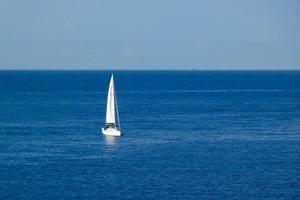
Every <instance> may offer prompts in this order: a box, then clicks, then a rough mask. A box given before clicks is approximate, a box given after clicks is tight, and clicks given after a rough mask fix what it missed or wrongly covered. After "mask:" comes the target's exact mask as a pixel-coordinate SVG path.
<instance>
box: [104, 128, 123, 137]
mask: <svg viewBox="0 0 300 200" xmlns="http://www.w3.org/2000/svg"><path fill="white" fill-rule="evenodd" d="M102 133H103V134H104V135H110V136H121V131H120V130H118V129H116V128H107V129H104V128H102Z"/></svg>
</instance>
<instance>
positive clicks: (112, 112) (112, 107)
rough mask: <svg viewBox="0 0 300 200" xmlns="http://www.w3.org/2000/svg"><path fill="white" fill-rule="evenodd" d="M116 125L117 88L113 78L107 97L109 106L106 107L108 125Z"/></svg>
mask: <svg viewBox="0 0 300 200" xmlns="http://www.w3.org/2000/svg"><path fill="white" fill-rule="evenodd" d="M115 123H116V103H115V86H114V77H113V75H112V76H111V79H110V83H109V88H108V95H107V106H106V124H113V125H115Z"/></svg>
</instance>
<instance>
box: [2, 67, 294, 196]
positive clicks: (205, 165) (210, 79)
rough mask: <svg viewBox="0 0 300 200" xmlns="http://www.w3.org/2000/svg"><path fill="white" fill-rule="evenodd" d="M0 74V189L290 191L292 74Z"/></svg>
mask: <svg viewBox="0 0 300 200" xmlns="http://www.w3.org/2000/svg"><path fill="white" fill-rule="evenodd" d="M109 76H110V72H101V71H73V72H63V71H61V72H55V71H48V72H47V71H44V72H37V71H23V72H22V71H2V72H0V199H76V198H81V199H297V198H299V194H300V193H299V189H300V185H299V183H300V182H299V179H300V170H299V168H300V160H299V159H300V72H287V71H282V72H196V71H193V72H163V71H160V72H159V71H157V72H143V71H127V72H125V71H117V72H115V79H116V89H117V97H118V103H119V111H120V119H121V126H122V131H123V133H124V135H123V136H122V137H118V138H114V137H105V136H103V135H102V134H100V130H101V127H102V126H103V124H104V115H105V113H104V111H105V103H106V92H107V87H108V81H109V78H110V77H109Z"/></svg>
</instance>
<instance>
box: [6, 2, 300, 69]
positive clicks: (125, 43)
mask: <svg viewBox="0 0 300 200" xmlns="http://www.w3.org/2000/svg"><path fill="white" fill-rule="evenodd" d="M0 30H1V31H0V69H34V70H35V69H36V70H40V69H42V70H44V69H63V70H64V69H75V70H84V69H89V70H90V69H95V70H97V69H100V70H101V69H103V70H104V69H118V70H131V69H132V70H137V69H140V70H149V69H150V70H151V69H153V70H157V69H166V70H168V69H169V70H184V69H191V68H195V69H199V70H244V69H246V70H285V69H296V70H300V1H298V0H286V1H280V0H264V1H261V0H251V1H250V0H246V1H238V0H228V1H222V0H212V1H198V0H187V1H180V2H176V1H172V0H163V1H161V0H160V1H159V0H153V1H144V0H128V1H120V0H110V1H98V0H89V1H83V0H51V1H39V0H27V1H18V0H10V1H0Z"/></svg>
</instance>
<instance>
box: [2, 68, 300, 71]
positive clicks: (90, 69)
mask: <svg viewBox="0 0 300 200" xmlns="http://www.w3.org/2000/svg"><path fill="white" fill-rule="evenodd" d="M0 71H300V69H294V68H288V69H266V68H265V69H197V68H191V69H174V68H173V69H134V68H133V69H120V68H114V69H105V68H104V69H94V68H87V69H81V68H79V69H76V68H75V69H74V68H54V69H53V68H52V69H51V68H42V69H33V68H24V69H18V68H12V69H8V68H6V69H5V68H4V69H0Z"/></svg>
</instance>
